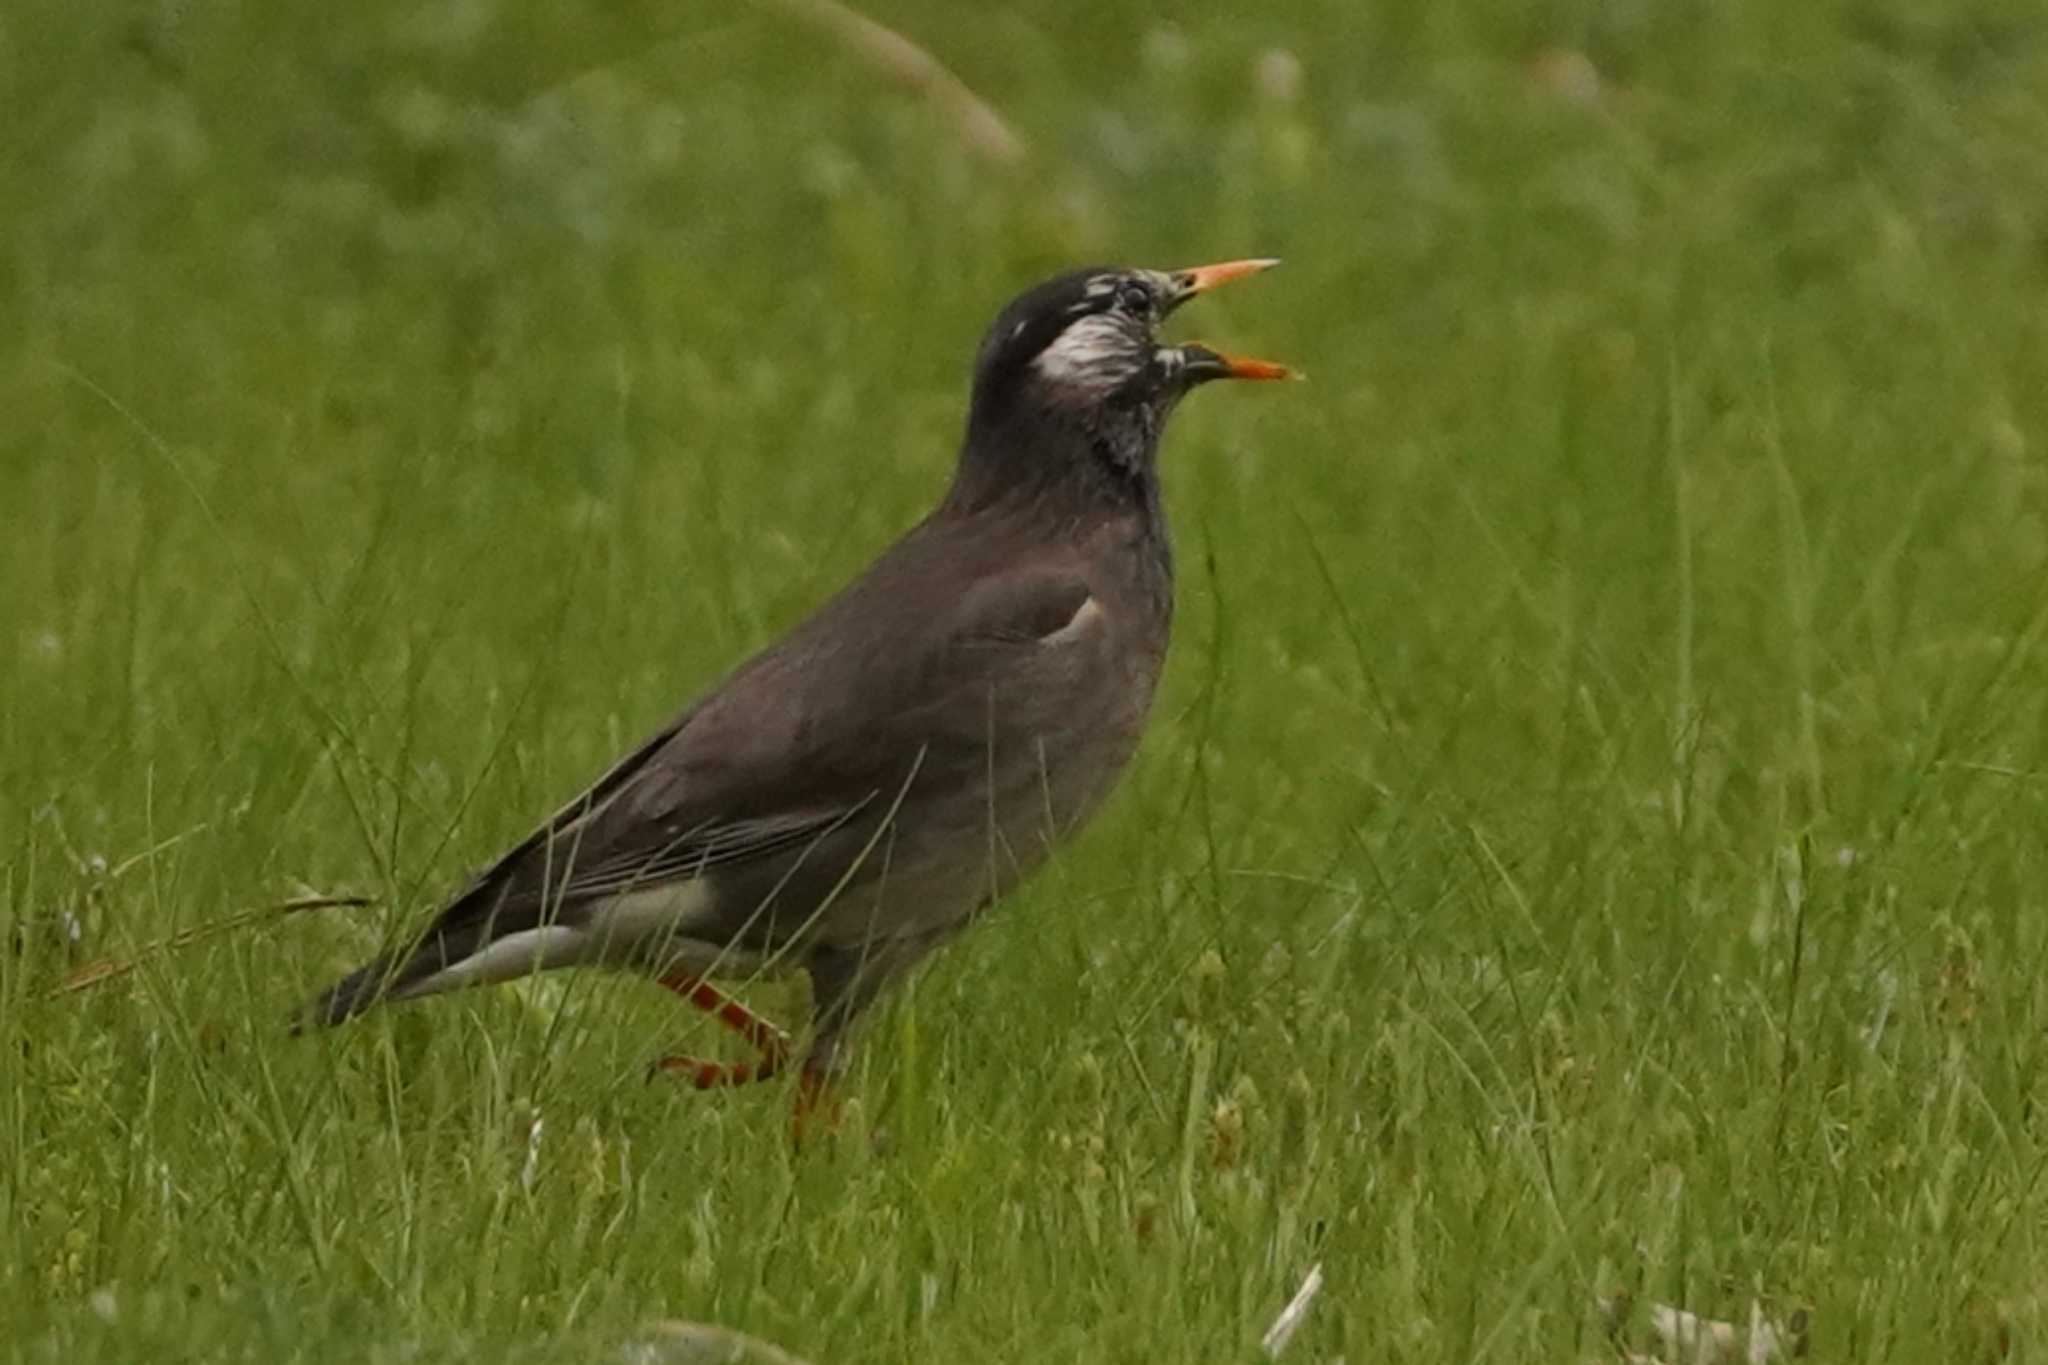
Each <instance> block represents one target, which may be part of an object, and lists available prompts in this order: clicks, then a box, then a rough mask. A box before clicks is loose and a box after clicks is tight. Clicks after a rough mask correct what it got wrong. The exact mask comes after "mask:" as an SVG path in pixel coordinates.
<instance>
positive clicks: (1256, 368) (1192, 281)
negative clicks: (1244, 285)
mask: <svg viewBox="0 0 2048 1365" xmlns="http://www.w3.org/2000/svg"><path fill="white" fill-rule="evenodd" d="M1278 264H1280V262H1279V261H1277V260H1275V259H1273V258H1272V257H1270V256H1259V257H1253V258H1251V259H1249V260H1243V261H1222V262H1219V263H1217V264H1216V265H1198V266H1194V267H1192V268H1190V269H1187V270H1175V271H1171V272H1169V274H1168V275H1167V278H1168V279H1170V280H1172V281H1173V286H1174V292H1173V294H1172V296H1171V297H1169V298H1168V299H1167V301H1166V306H1165V307H1164V308H1163V309H1162V310H1161V311H1162V312H1168V313H1170V312H1172V311H1173V310H1174V309H1176V308H1178V307H1179V306H1180V305H1181V304H1183V303H1186V302H1187V301H1188V300H1189V299H1191V298H1193V297H1194V296H1195V295H1197V294H1206V293H1208V292H1209V291H1210V290H1211V289H1214V288H1215V287H1216V286H1217V285H1219V284H1229V283H1230V282H1231V281H1232V280H1241V279H1243V278H1244V277H1245V276H1247V275H1256V274H1258V273H1259V272H1260V271H1262V270H1271V269H1272V268H1273V267H1274V266H1276V265H1278ZM1181 356H1182V359H1183V360H1185V361H1186V363H1187V371H1186V373H1187V378H1188V380H1189V381H1190V382H1192V383H1196V384H1200V383H1205V382H1207V381H1208V380H1211V379H1296V378H1299V377H1300V376H1298V375H1297V374H1296V373H1295V372H1294V371H1293V370H1290V369H1288V368H1287V367H1286V366H1285V365H1276V364H1274V363H1273V362H1272V361H1270V360H1253V359H1251V358H1250V357H1248V356H1236V355H1226V354H1224V353H1223V352H1222V351H1219V350H1216V349H1215V348H1213V347H1210V346H1204V345H1201V344H1200V343H1194V344H1190V345H1187V346H1183V347H1182V348H1181Z"/></svg>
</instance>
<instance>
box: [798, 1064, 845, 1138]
mask: <svg viewBox="0 0 2048 1365" xmlns="http://www.w3.org/2000/svg"><path fill="white" fill-rule="evenodd" d="M831 1081H832V1078H831V1076H830V1075H829V1074H827V1072H826V1069H825V1068H824V1067H822V1066H815V1065H811V1064H809V1063H806V1064H805V1066H804V1069H803V1071H802V1073H801V1074H800V1075H799V1076H798V1077H797V1082H796V1108H795V1109H794V1110H793V1111H792V1112H791V1114H790V1116H789V1138H790V1141H791V1142H793V1143H794V1144H795V1145H797V1146H799V1147H801V1146H803V1145H804V1140H805V1139H806V1138H810V1137H814V1136H817V1135H818V1134H821V1133H822V1134H825V1135H827V1136H830V1135H831V1134H834V1133H837V1132H838V1131H839V1120H840V1118H841V1117H842V1109H841V1105H840V1103H839V1097H838V1096H837V1095H835V1094H833V1093H832V1089H831Z"/></svg>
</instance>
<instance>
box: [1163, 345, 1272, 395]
mask: <svg viewBox="0 0 2048 1365" xmlns="http://www.w3.org/2000/svg"><path fill="white" fill-rule="evenodd" d="M1180 358H1181V371H1180V372H1181V376H1182V380H1183V382H1184V383H1186V384H1188V385H1190V386H1193V385H1195V384H1206V383H1208V382H1209V381H1210V380H1212V379H1299V378H1300V377H1301V376H1300V374H1299V373H1297V372H1296V371H1294V370H1290V369H1288V368H1287V367H1286V366H1285V365H1276V364H1274V363H1273V362H1272V361H1270V360H1253V359H1252V358H1251V357H1250V356H1242V355H1225V354H1224V353H1223V352H1221V351H1218V350H1214V349H1212V348H1210V347H1207V346H1204V345H1203V344H1202V343H1201V342H1199V341H1194V342H1189V343H1188V344H1187V345H1185V346H1183V347H1181V348H1180Z"/></svg>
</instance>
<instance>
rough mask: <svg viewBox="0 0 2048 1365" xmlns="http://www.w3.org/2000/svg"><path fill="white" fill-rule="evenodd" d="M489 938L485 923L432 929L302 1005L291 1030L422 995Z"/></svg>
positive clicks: (319, 1025)
mask: <svg viewBox="0 0 2048 1365" xmlns="http://www.w3.org/2000/svg"><path fill="white" fill-rule="evenodd" d="M490 938H491V931H490V926H489V925H488V924H487V923H478V924H472V925H448V924H436V925H435V926H434V927H433V929H432V930H431V931H430V932H429V933H428V934H427V936H426V937H425V938H423V939H421V940H420V941H419V942H417V943H413V944H411V945H408V946H407V947H403V948H398V949H394V950H393V951H391V952H388V953H382V954H379V955H378V956H376V957H373V958H371V959H370V960H369V961H368V962H366V963H364V964H363V965H362V966H360V967H358V968H356V969H355V970H354V971H352V972H350V973H349V974H348V975H347V976H344V977H343V978H342V979H341V980H339V981H337V982H335V983H334V984H333V985H332V986H329V987H328V988H327V989H326V990H324V991H322V992H320V994H318V995H316V996H314V997H313V998H312V999H311V1000H309V1001H307V1002H306V1003H305V1004H304V1005H302V1006H301V1007H300V1008H299V1010H298V1012H297V1013H296V1014H295V1015H294V1016H293V1021H292V1026H291V1031H292V1032H293V1033H304V1032H305V1031H306V1030H307V1029H311V1028H331V1027H333V1026H334V1025H336V1024H339V1023H343V1022H345V1021H346V1020H349V1019H353V1018H354V1017H355V1016H357V1015H358V1014H361V1013H362V1012H363V1011H365V1010H367V1009H369V1008H371V1007H372V1006H373V1005H377V1004H381V1003H382V1002H384V1001H386V1000H403V999H405V998H406V997H408V996H411V995H418V994H424V993H425V992H424V991H422V990H421V989H420V988H421V987H422V986H424V985H426V983H427V982H429V981H430V980H431V979H432V978H434V977H435V976H438V975H439V974H440V973H442V972H444V971H446V970H447V969H448V968H449V967H450V966H451V965H453V964H455V963H458V962H461V961H462V960H463V959H465V958H467V957H469V956H470V955H471V954H473V953H475V952H477V951H478V950H479V949H481V948H483V947H484V946H486V944H487V943H488V942H489V940H490Z"/></svg>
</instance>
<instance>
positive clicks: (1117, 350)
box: [1031, 313, 1150, 394]
mask: <svg viewBox="0 0 2048 1365" xmlns="http://www.w3.org/2000/svg"><path fill="white" fill-rule="evenodd" d="M1149 350H1150V347H1148V346H1140V345H1137V344H1135V343H1134V342H1133V340H1132V337H1131V331H1130V324H1129V323H1128V322H1126V321H1124V320H1123V319H1121V318H1118V317H1117V316H1116V315H1115V314H1112V313H1090V314H1089V315H1088V316H1086V317H1083V318H1078V319H1076V320H1075V321H1074V322H1072V323H1070V324H1069V325H1068V327H1067V329H1066V330H1065V331H1064V332H1061V333H1060V334H1059V336H1057V337H1055V338H1054V339H1053V343H1052V344H1051V345H1050V346H1048V347H1046V348H1045V349H1044V350H1043V351H1040V352H1039V353H1038V358H1037V359H1036V360H1034V361H1032V362H1031V366H1032V368H1033V369H1035V370H1037V371H1038V373H1039V374H1040V375H1042V376H1043V377H1045V378H1046V379H1048V380H1050V381H1051V382H1052V383H1054V384H1056V385H1059V386H1060V387H1062V388H1068V389H1079V390H1081V391H1083V392H1086V393H1090V394H1094V393H1102V392H1106V391H1107V390H1110V389H1113V388H1115V387H1116V386H1117V385H1119V384H1121V383H1123V382H1124V381H1125V380H1126V379H1129V378H1130V377H1131V376H1132V375H1134V374H1136V373H1137V372H1138V370H1139V369H1140V368H1142V367H1143V365H1144V364H1145V359H1146V356H1147V354H1148V353H1149Z"/></svg>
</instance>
